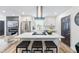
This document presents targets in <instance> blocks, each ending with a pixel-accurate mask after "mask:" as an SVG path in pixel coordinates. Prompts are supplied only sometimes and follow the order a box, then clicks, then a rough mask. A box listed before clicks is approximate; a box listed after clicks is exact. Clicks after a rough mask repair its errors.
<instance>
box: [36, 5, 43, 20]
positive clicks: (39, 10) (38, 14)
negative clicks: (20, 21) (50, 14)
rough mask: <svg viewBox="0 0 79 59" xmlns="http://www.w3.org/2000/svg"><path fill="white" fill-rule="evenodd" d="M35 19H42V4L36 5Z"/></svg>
mask: <svg viewBox="0 0 79 59" xmlns="http://www.w3.org/2000/svg"><path fill="white" fill-rule="evenodd" d="M35 19H44V17H43V6H37V7H36V17H35Z"/></svg>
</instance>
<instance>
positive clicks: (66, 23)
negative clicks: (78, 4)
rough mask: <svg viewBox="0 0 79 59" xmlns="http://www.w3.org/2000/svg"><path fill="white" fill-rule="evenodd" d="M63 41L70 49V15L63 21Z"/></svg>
mask: <svg viewBox="0 0 79 59" xmlns="http://www.w3.org/2000/svg"><path fill="white" fill-rule="evenodd" d="M61 35H62V36H64V37H65V38H62V39H61V41H62V42H63V43H65V44H66V45H67V46H69V47H70V15H69V16H66V17H63V18H62V19H61Z"/></svg>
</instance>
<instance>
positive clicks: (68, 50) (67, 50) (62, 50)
mask: <svg viewBox="0 0 79 59" xmlns="http://www.w3.org/2000/svg"><path fill="white" fill-rule="evenodd" d="M18 43H19V42H15V43H14V44H13V45H11V46H10V47H8V48H7V49H6V50H5V51H4V52H3V53H16V46H17V44H18ZM59 53H75V52H74V51H73V50H72V49H71V48H69V47H68V46H66V45H65V44H64V43H62V42H61V43H60V47H59Z"/></svg>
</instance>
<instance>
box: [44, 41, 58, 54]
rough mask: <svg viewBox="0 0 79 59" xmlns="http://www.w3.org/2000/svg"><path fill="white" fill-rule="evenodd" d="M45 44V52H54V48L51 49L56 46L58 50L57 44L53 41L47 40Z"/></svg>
mask: <svg viewBox="0 0 79 59" xmlns="http://www.w3.org/2000/svg"><path fill="white" fill-rule="evenodd" d="M45 46H46V50H45V52H48V51H51V52H52V53H53V50H50V48H56V52H58V49H57V46H56V44H55V43H54V42H53V41H45Z"/></svg>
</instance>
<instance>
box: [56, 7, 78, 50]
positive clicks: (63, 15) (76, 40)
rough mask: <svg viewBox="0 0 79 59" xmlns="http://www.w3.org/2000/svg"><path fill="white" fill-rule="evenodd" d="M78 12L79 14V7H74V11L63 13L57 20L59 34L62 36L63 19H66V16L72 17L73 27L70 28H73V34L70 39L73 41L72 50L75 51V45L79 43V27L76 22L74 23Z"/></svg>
mask: <svg viewBox="0 0 79 59" xmlns="http://www.w3.org/2000/svg"><path fill="white" fill-rule="evenodd" d="M78 12H79V7H74V8H72V9H70V10H67V11H66V12H64V13H62V14H61V15H59V16H58V17H57V20H56V29H57V32H58V33H59V34H61V18H62V17H65V16H68V15H71V17H70V21H71V25H70V28H71V30H70V32H71V33H70V34H71V39H70V41H71V48H72V49H73V50H74V51H76V50H75V44H76V43H77V42H79V26H77V25H76V24H75V22H74V17H75V15H76V13H78Z"/></svg>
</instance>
